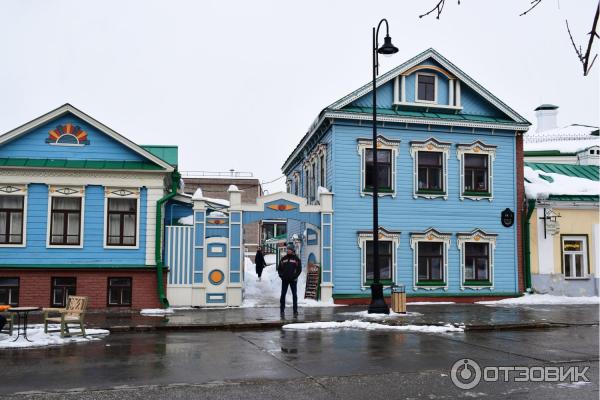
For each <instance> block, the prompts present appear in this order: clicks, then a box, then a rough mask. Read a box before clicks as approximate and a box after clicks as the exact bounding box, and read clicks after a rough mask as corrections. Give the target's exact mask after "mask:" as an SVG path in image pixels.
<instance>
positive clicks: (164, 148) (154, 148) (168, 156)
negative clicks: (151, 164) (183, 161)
mask: <svg viewBox="0 0 600 400" xmlns="http://www.w3.org/2000/svg"><path fill="white" fill-rule="evenodd" d="M140 147H141V148H143V149H144V150H146V151H147V152H149V153H151V154H153V155H155V156H156V157H158V158H160V159H161V160H163V161H164V162H166V163H169V164H170V165H172V166H174V167H177V165H178V164H179V147H178V146H174V145H158V144H142V145H140Z"/></svg>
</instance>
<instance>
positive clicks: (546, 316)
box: [30, 303, 598, 333]
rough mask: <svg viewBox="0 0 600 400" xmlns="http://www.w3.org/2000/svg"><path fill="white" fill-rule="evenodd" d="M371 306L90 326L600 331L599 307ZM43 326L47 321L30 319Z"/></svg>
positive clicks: (185, 314)
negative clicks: (383, 310) (333, 324)
mask: <svg viewBox="0 0 600 400" xmlns="http://www.w3.org/2000/svg"><path fill="white" fill-rule="evenodd" d="M366 309H367V308H366V306H347V307H320V308H317V307H314V308H303V309H302V308H301V309H300V315H299V317H298V319H297V320H293V319H292V318H291V314H292V313H291V309H288V310H287V313H286V317H287V318H286V319H285V320H281V319H280V318H279V309H278V308H226V309H200V308H198V309H191V310H187V309H186V310H175V313H174V314H170V315H166V316H164V317H156V316H142V315H140V314H139V313H119V314H116V313H105V312H90V313H88V314H87V315H86V325H87V326H88V327H90V328H101V329H108V330H110V331H111V332H112V333H117V332H139V331H152V330H254V329H278V328H280V327H281V326H283V325H285V324H289V323H294V322H326V321H339V322H341V321H346V320H362V321H371V322H377V323H381V324H386V325H445V324H452V325H464V328H465V330H499V329H536V328H553V327H562V326H574V325H598V305H519V306H486V305H478V304H443V305H442V304H440V305H410V303H409V304H408V313H407V314H406V315H401V314H394V315H390V316H388V317H383V316H379V315H378V316H372V315H371V316H369V315H367V314H366V312H365V311H366ZM30 323H41V315H34V314H32V315H31V316H30Z"/></svg>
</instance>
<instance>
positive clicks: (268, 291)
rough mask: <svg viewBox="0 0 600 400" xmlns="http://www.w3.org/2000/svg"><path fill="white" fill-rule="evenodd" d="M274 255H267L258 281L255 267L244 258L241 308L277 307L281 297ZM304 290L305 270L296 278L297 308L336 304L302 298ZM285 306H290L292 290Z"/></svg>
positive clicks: (288, 294)
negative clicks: (265, 264)
mask: <svg viewBox="0 0 600 400" xmlns="http://www.w3.org/2000/svg"><path fill="white" fill-rule="evenodd" d="M275 261H276V258H275V255H274V254H267V255H266V256H265V262H266V263H267V264H268V265H267V266H266V267H265V268H264V269H263V272H262V279H261V280H260V281H259V280H258V276H257V275H256V266H255V265H254V263H252V260H250V258H248V257H246V258H245V264H244V302H243V304H242V307H279V296H280V295H281V279H279V275H278V274H277V269H276V268H275ZM305 289H306V268H304V266H303V268H302V273H301V274H300V276H299V277H298V307H305V308H306V307H335V306H337V305H336V304H333V301H331V302H325V301H316V300H312V299H305V298H304V290H305ZM285 303H286V306H290V307H291V306H292V290H291V289H288V292H287V297H286V302H285Z"/></svg>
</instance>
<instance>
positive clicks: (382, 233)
mask: <svg viewBox="0 0 600 400" xmlns="http://www.w3.org/2000/svg"><path fill="white" fill-rule="evenodd" d="M400 234H401V232H400V231H391V230H387V229H385V228H383V227H379V232H378V238H379V240H380V241H389V242H392V248H393V250H392V282H396V271H397V269H398V247H400ZM371 240H373V231H372V230H371V231H358V232H357V244H358V247H359V248H360V271H361V272H360V285H361V289H362V290H365V289H366V288H367V286H365V283H366V282H367V245H366V243H367V242H368V241H371Z"/></svg>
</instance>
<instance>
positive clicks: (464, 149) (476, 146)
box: [456, 141, 496, 202]
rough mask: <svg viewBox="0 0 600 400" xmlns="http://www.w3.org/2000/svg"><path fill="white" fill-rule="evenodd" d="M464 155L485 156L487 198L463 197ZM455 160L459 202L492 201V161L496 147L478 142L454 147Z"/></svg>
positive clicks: (494, 157)
mask: <svg viewBox="0 0 600 400" xmlns="http://www.w3.org/2000/svg"><path fill="white" fill-rule="evenodd" d="M465 154H487V156H488V193H489V196H474V195H465V167H464V166H465ZM456 158H458V161H459V163H458V164H459V166H458V167H459V176H460V179H459V181H460V183H459V184H460V187H459V192H458V193H459V197H460V199H461V200H464V199H470V200H476V201H479V200H482V199H488V200H489V201H490V202H491V201H492V200H493V199H494V160H495V159H496V146H492V145H487V144H485V143H483V142H480V141H475V142H473V143H470V144H457V145H456Z"/></svg>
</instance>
